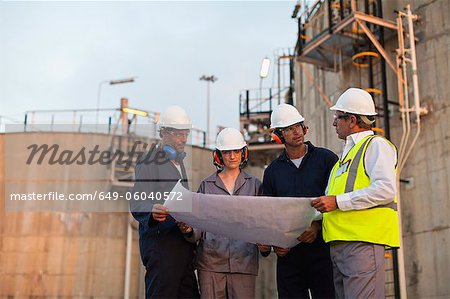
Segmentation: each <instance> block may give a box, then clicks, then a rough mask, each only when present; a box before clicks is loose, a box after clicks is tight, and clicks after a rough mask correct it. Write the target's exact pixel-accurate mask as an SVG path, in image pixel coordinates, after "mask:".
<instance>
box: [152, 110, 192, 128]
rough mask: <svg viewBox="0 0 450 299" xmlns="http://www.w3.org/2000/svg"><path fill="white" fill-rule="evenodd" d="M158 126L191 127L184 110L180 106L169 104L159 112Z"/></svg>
mask: <svg viewBox="0 0 450 299" xmlns="http://www.w3.org/2000/svg"><path fill="white" fill-rule="evenodd" d="M158 126H159V128H174V129H178V130H184V129H191V128H192V122H191V119H190V118H189V116H188V115H187V113H186V111H184V109H183V108H181V107H180V106H176V105H173V106H169V107H167V109H166V110H165V111H164V112H163V113H162V114H161V117H160V118H159V122H158Z"/></svg>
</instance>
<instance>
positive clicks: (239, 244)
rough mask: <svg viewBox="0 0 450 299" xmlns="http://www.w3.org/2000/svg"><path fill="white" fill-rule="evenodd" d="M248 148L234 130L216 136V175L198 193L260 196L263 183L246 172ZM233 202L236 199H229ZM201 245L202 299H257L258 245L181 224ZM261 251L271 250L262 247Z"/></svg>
mask: <svg viewBox="0 0 450 299" xmlns="http://www.w3.org/2000/svg"><path fill="white" fill-rule="evenodd" d="M247 161H248V148H247V144H246V143H245V141H244V137H243V136H242V134H241V133H240V132H239V131H238V130H236V129H233V128H226V129H223V130H222V131H221V132H220V133H219V135H218V136H217V141H216V150H215V151H214V152H213V163H214V165H215V166H216V167H217V171H216V172H214V173H213V174H212V175H210V176H209V177H207V178H206V179H204V180H203V181H202V182H201V184H200V187H199V189H198V192H199V193H205V194H222V195H250V196H251V195H258V194H259V193H260V187H261V182H260V181H259V180H258V179H257V178H255V177H253V176H251V175H249V174H248V173H246V172H244V171H243V170H242V168H244V167H245V165H246V164H247ZM230 200H234V198H230ZM181 226H183V227H182V230H183V229H184V231H185V232H186V233H190V234H191V238H190V240H192V241H199V245H198V248H197V257H196V265H197V270H198V274H199V282H200V293H201V298H254V297H255V282H256V276H257V275H258V247H257V246H256V245H255V244H251V243H247V242H244V241H239V240H234V239H230V238H228V237H223V236H218V235H215V234H212V233H209V232H200V231H198V230H196V229H194V230H192V228H190V227H187V226H185V225H184V224H181ZM260 246H261V247H260V248H261V250H263V251H265V250H269V249H270V247H268V248H265V247H264V246H262V245H260Z"/></svg>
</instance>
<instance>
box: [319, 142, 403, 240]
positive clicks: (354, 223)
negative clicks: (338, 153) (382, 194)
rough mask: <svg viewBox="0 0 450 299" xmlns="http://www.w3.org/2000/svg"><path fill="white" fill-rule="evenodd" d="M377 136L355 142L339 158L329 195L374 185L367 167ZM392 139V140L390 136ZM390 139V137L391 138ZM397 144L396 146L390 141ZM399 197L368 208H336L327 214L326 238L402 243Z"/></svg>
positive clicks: (329, 185) (324, 228)
mask: <svg viewBox="0 0 450 299" xmlns="http://www.w3.org/2000/svg"><path fill="white" fill-rule="evenodd" d="M373 138H383V137H381V136H376V135H370V136H367V137H365V138H363V139H362V140H360V141H359V142H358V143H357V144H355V145H354V146H353V148H352V149H351V150H350V151H349V152H348V154H347V156H346V157H345V158H344V159H342V161H341V160H339V161H338V162H337V163H336V164H335V165H334V167H333V170H332V171H331V176H330V180H329V182H328V192H327V195H339V194H344V193H348V192H351V191H354V190H359V189H363V188H366V187H368V186H369V185H370V178H369V177H368V175H367V173H366V170H365V167H364V155H365V153H366V150H367V146H368V145H369V143H370V141H371V140H372V139H373ZM386 141H388V140H386ZM388 142H389V141H388ZM389 144H391V145H392V146H393V147H394V148H395V146H394V145H393V144H392V143H390V142H389ZM396 203H397V200H396V199H395V198H394V202H392V203H390V204H388V205H383V206H376V207H373V208H370V209H364V210H351V211H341V210H339V209H336V210H334V211H331V212H326V213H324V214H323V238H324V240H325V242H331V241H361V242H368V243H375V244H381V245H386V246H389V247H399V246H400V238H399V231H398V229H399V227H398V214H397V204H396Z"/></svg>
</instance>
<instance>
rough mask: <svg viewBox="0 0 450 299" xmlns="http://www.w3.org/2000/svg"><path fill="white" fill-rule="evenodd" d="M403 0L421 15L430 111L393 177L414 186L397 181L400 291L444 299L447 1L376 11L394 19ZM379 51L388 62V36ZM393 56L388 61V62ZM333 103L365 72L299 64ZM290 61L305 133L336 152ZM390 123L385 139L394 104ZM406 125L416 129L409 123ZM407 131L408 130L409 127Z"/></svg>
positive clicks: (311, 94) (391, 4)
mask: <svg viewBox="0 0 450 299" xmlns="http://www.w3.org/2000/svg"><path fill="white" fill-rule="evenodd" d="M408 3H411V5H412V9H413V12H414V13H416V14H418V15H419V16H420V17H421V21H420V23H419V24H417V25H416V27H415V30H416V33H417V37H418V38H419V41H418V42H417V45H416V47H417V60H418V75H419V84H420V95H421V99H422V105H424V106H427V107H428V109H429V110H431V112H430V114H429V115H427V116H425V117H423V118H422V125H423V128H422V130H423V131H422V133H421V135H420V138H419V141H418V143H417V144H416V146H415V147H414V150H413V153H412V155H411V157H410V158H409V161H408V162H407V164H406V167H405V169H404V171H403V173H402V175H401V177H402V178H413V180H414V183H413V184H412V185H408V186H406V185H405V184H402V185H401V190H400V191H401V199H402V211H401V213H402V219H403V227H402V230H403V234H404V237H403V242H404V251H405V263H406V275H407V290H408V295H409V297H410V298H448V297H450V284H449V283H448V281H449V280H450V258H449V256H450V253H449V252H450V246H449V245H450V244H449V242H450V230H449V224H450V220H449V219H450V218H449V216H448V215H449V214H450V198H449V196H448V194H449V193H450V187H449V186H450V156H449V148H450V133H449V131H450V125H449V121H448V119H449V113H450V111H449V107H450V98H449V94H450V89H449V83H448V82H449V80H450V1H448V0H439V1H436V0H429V1H383V5H384V12H383V13H384V16H385V18H386V19H391V20H394V18H395V15H394V12H393V10H394V9H396V10H402V9H403V7H404V6H405V5H406V4H408ZM386 48H387V50H388V53H390V54H389V55H391V58H392V59H394V57H393V54H392V50H394V49H395V48H397V40H396V36H395V35H391V37H388V39H387V45H386ZM393 61H395V60H393ZM305 67H306V68H307V69H308V70H309V71H310V72H311V73H312V74H314V77H315V79H316V82H317V83H318V84H319V85H320V87H321V88H322V89H323V90H324V92H325V93H326V94H327V95H328V96H330V97H331V100H332V101H333V102H335V101H336V99H337V97H338V96H339V94H340V93H341V92H343V91H344V90H345V89H346V88H347V87H351V86H357V87H368V86H367V81H366V80H367V79H366V77H365V76H366V75H365V72H366V71H365V70H363V69H357V68H355V67H354V66H352V65H351V64H347V65H344V66H343V68H342V70H341V71H340V72H337V73H332V72H326V71H322V70H318V69H317V68H315V67H313V66H310V65H306V66H305ZM302 72H303V71H302V70H301V68H300V65H299V64H297V65H296V94H297V106H298V107H299V108H300V111H301V112H302V114H303V115H304V116H305V118H306V119H307V122H308V125H309V127H310V131H309V134H308V137H309V139H310V140H311V141H313V143H315V144H317V145H319V146H325V147H329V148H330V149H332V150H334V151H335V152H337V153H340V152H341V151H342V143H341V142H340V141H338V139H337V136H336V134H335V131H334V128H333V127H332V125H331V124H332V120H333V119H332V113H331V112H330V111H329V110H328V106H327V105H326V104H325V102H324V101H323V100H322V99H321V97H320V95H319V93H318V92H317V90H315V88H314V86H313V85H312V83H311V82H310V81H309V80H308V79H307V78H306V76H304V74H303V73H302ZM387 75H388V95H389V99H390V100H392V101H398V99H397V82H396V77H395V76H394V74H393V72H392V71H391V70H390V69H388V70H387ZM392 108H393V109H394V113H393V114H392V117H391V118H390V121H391V139H392V141H393V142H394V143H395V144H397V145H398V144H399V141H400V138H401V123H400V120H399V113H398V111H396V110H397V108H396V107H394V106H393V107H392ZM413 129H416V127H415V126H414V127H413ZM413 132H414V131H413Z"/></svg>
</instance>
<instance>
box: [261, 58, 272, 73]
mask: <svg viewBox="0 0 450 299" xmlns="http://www.w3.org/2000/svg"><path fill="white" fill-rule="evenodd" d="M269 68H270V59H269V58H267V57H266V58H264V59H263V61H262V63H261V71H260V72H259V76H260V77H261V78H267V76H268V75H269Z"/></svg>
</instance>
